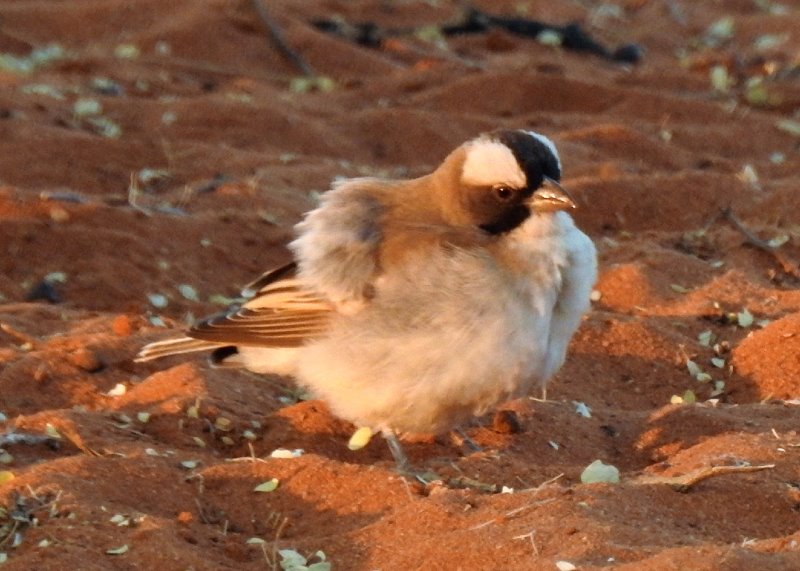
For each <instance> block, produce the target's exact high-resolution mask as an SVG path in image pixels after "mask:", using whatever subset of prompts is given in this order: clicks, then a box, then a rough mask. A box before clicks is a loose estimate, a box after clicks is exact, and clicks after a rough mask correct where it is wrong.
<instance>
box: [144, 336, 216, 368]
mask: <svg viewBox="0 0 800 571" xmlns="http://www.w3.org/2000/svg"><path fill="white" fill-rule="evenodd" d="M221 346H222V344H221V343H214V342H211V341H203V340H202V339H193V338H191V337H180V338H178V339H167V340H166V341H156V342H155V343H150V344H148V345H145V346H144V347H142V348H141V349H140V350H139V353H138V354H137V355H136V357H135V358H134V361H136V362H137V363H142V362H144V361H152V360H153V359H160V358H161V357H168V356H170V355H182V354H183V353H194V352H196V351H210V350H212V349H217V348H219V347H221Z"/></svg>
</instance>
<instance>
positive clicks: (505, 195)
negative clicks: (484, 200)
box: [494, 186, 514, 201]
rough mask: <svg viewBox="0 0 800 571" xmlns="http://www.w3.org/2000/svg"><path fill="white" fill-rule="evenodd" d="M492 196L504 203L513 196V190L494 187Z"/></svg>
mask: <svg viewBox="0 0 800 571" xmlns="http://www.w3.org/2000/svg"><path fill="white" fill-rule="evenodd" d="M494 195H495V196H496V197H497V198H499V199H500V200H503V201H505V200H509V199H510V198H511V197H513V196H514V190H513V189H512V188H511V187H508V186H496V187H494Z"/></svg>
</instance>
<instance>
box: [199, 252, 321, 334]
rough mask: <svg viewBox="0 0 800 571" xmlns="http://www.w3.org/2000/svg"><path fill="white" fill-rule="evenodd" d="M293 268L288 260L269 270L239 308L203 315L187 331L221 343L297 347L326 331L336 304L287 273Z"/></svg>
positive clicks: (248, 289)
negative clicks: (213, 314)
mask: <svg viewBox="0 0 800 571" xmlns="http://www.w3.org/2000/svg"><path fill="white" fill-rule="evenodd" d="M290 266H292V267H290ZM293 270H294V267H293V264H289V265H287V266H282V267H281V268H278V269H277V270H271V271H270V272H267V273H266V274H264V276H262V277H261V278H259V279H258V280H256V281H255V282H253V284H251V285H250V286H248V287H247V288H245V292H247V293H250V292H254V295H253V297H252V299H250V300H248V301H247V302H245V303H244V304H243V305H242V306H241V307H239V308H238V309H234V310H232V311H229V312H227V313H225V314H222V315H216V316H212V317H209V318H207V319H204V320H203V321H201V322H199V323H197V324H196V325H195V326H194V327H192V328H191V329H190V330H189V331H188V332H187V335H188V336H189V337H191V338H193V339H197V340H202V341H207V342H211V343H217V344H220V345H222V344H224V345H228V344H230V345H249V346H255V347H298V346H300V345H302V344H303V343H304V342H305V341H306V340H308V339H312V338H314V337H318V336H320V335H322V334H324V333H325V332H326V331H327V328H328V325H329V322H330V319H331V317H332V316H333V314H334V311H335V309H334V306H333V305H332V304H331V303H330V302H328V301H327V300H325V299H324V298H322V297H320V296H319V295H317V294H315V293H314V292H311V291H308V290H307V289H304V288H303V286H302V284H301V283H300V282H299V280H297V279H295V278H294V277H284V276H287V275H290V274H292V273H293ZM276 278H277V279H276ZM281 278H283V279H281ZM272 280H275V281H272ZM256 288H257V289H256Z"/></svg>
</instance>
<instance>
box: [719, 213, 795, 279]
mask: <svg viewBox="0 0 800 571" xmlns="http://www.w3.org/2000/svg"><path fill="white" fill-rule="evenodd" d="M720 217H722V218H724V219H725V220H727V221H728V222H730V224H731V225H732V226H733V227H734V228H735V229H736V230H738V231H739V232H740V233H741V234H742V235H743V236H744V237H745V239H746V240H747V243H748V244H750V245H751V246H754V247H756V248H758V249H759V250H762V251H764V252H768V253H770V254H772V256H773V257H774V258H775V260H776V261H777V262H778V263H779V264H780V265H781V269H782V270H783V271H784V272H785V273H786V274H788V275H790V276H792V277H795V278H798V279H800V268H798V267H797V264H795V263H793V262H791V261H790V260H788V259H787V258H786V256H784V255H783V252H781V251H780V250H779V249H778V248H777V247H775V246H773V245H772V244H770V243H769V242H766V241H764V240H762V239H761V238H759V237H758V236H756V235H755V234H754V233H753V231H752V230H750V229H749V228H748V227H747V226H745V224H744V222H742V221H741V220H740V219H739V217H738V216H736V214H734V212H733V210H732V209H731V208H730V207H728V208H725V209H724V210H723V211H722V213H721V214H720ZM716 220H717V219H716V218H715V221H716Z"/></svg>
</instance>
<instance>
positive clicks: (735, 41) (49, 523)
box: [0, 0, 800, 571]
mask: <svg viewBox="0 0 800 571" xmlns="http://www.w3.org/2000/svg"><path fill="white" fill-rule="evenodd" d="M269 4H270V9H271V11H272V15H273V17H274V18H275V20H276V21H277V22H278V23H279V24H280V25H281V27H282V29H283V31H284V34H285V36H286V39H287V41H288V42H289V44H291V45H292V46H293V47H294V48H295V49H296V50H297V51H298V52H299V53H301V54H302V56H303V57H304V58H306V59H307V61H308V62H309V64H310V65H311V66H313V68H314V69H315V70H317V71H318V72H319V73H320V74H323V75H325V76H327V77H329V78H331V79H332V80H333V81H334V82H335V83H334V84H333V85H332V87H333V89H331V90H317V91H310V92H307V90H305V89H304V88H303V85H302V84H298V82H297V81H296V80H297V79H298V78H299V77H300V74H299V72H298V71H297V69H296V68H295V67H294V66H293V65H292V64H291V63H290V62H289V61H287V60H286V59H285V57H284V56H282V55H281V53H280V52H279V51H278V50H277V49H275V46H274V45H273V44H271V43H270V42H269V40H268V39H267V36H266V34H265V31H264V27H263V26H262V24H261V22H260V20H259V19H258V17H257V16H256V13H255V11H254V9H253V7H252V5H251V3H250V2H249V1H245V0H176V1H174V2H163V1H162V0H139V1H123V0H85V1H83V2H66V1H61V2H55V1H51V2H41V1H36V0H15V1H10V0H8V1H6V2H2V3H0V54H2V55H0V322H2V324H4V327H5V329H4V330H3V331H0V413H2V416H0V419H2V420H0V434H7V433H8V432H10V431H14V430H15V431H16V432H17V433H18V434H30V435H45V434H48V433H49V434H50V435H51V436H53V437H58V438H56V439H54V440H52V441H50V442H40V443H35V444H21V443H7V444H4V445H3V446H2V448H3V449H4V450H5V453H4V454H0V461H1V462H3V464H2V465H0V470H3V471H5V472H0V482H2V481H3V480H4V479H8V478H10V476H12V475H13V479H10V480H8V481H5V482H3V483H0V506H4V507H5V509H2V508H0V561H5V562H4V563H2V564H0V568H2V569H9V570H11V569H15V570H16V569H19V570H23V569H24V570H29V569H37V570H45V569H87V570H88V569H146V568H158V569H176V570H185V569H196V570H201V569H203V570H205V569H209V570H210V569H275V568H279V567H277V562H278V561H279V560H280V559H281V557H280V556H277V558H276V555H275V549H276V548H280V549H294V550H296V551H298V552H299V553H301V554H303V555H308V554H312V553H314V552H316V551H317V550H321V551H323V552H324V553H325V555H326V557H327V560H328V561H330V562H331V564H332V568H333V569H335V570H352V571H358V570H376V569H380V570H384V571H389V570H410V569H426V570H431V569H442V570H456V569H461V570H465V571H466V570H484V569H485V570H496V569H504V570H505V569H547V570H555V569H569V568H570V567H569V564H572V565H574V566H575V567H577V568H579V569H611V568H613V569H626V570H639V569H645V570H650V569H652V570H666V569H689V570H694V569H708V570H718V569H725V570H736V569H742V570H745V569H769V570H778V569H786V570H790V569H794V570H796V569H800V532H799V531H798V528H799V527H800V525H799V524H800V513H798V512H800V435H798V433H797V430H798V428H800V426H799V425H798V420H799V419H800V415H799V413H800V409H798V401H797V400H794V399H797V398H798V397H800V292H799V291H798V285H799V284H800V274H799V273H798V270H797V262H798V261H800V214H799V213H800V198H799V197H800V194H799V193H798V190H800V189H798V175H797V173H798V169H799V168H800V154H799V153H798V150H799V149H800V117H798V114H797V110H798V109H799V108H800V68H799V67H798V66H799V65H800V34H798V30H800V3H798V2H797V1H794V0H783V1H780V2H771V1H769V0H764V1H759V2H756V1H750V0H731V1H725V2H721V1H701V2H689V1H688V0H685V1H680V0H675V1H672V2H667V1H658V0H618V1H617V2H615V3H601V2H592V1H574V2H567V1H564V2H545V1H528V2H511V1H509V2H503V1H501V2H488V1H487V2H478V3H476V4H477V5H479V6H482V7H483V8H484V9H487V10H491V11H493V12H495V13H497V14H506V15H519V14H523V15H524V16H526V17H531V18H537V19H541V20H545V21H548V22H553V23H561V24H564V23H567V22H570V21H577V22H580V23H581V24H582V25H583V26H584V28H585V30H587V31H588V32H589V33H591V34H592V35H593V36H594V37H595V38H597V39H598V40H599V41H600V42H602V43H603V44H604V45H607V46H610V47H612V48H614V47H616V46H619V45H622V44H625V43H630V42H635V43H637V44H639V45H640V46H642V47H643V48H644V50H645V53H644V58H643V60H642V61H641V63H639V64H638V65H635V66H630V65H624V64H621V63H617V62H612V61H608V60H606V59H603V58H600V57H597V56H593V55H589V54H584V53H575V52H572V51H568V50H564V49H560V48H558V47H553V46H548V45H543V44H542V43H540V42H537V41H535V40H530V39H525V38H520V37H515V36H512V35H510V34H509V33H507V32H504V31H499V30H494V31H491V32H489V33H485V34H478V35H474V36H468V37H467V36H465V37H457V38H454V37H451V38H448V39H447V40H446V41H443V40H441V38H440V39H439V41H437V37H436V31H437V27H436V26H438V25H441V24H444V23H449V22H454V21H457V20H458V19H459V15H460V14H461V12H460V9H461V8H460V4H459V3H458V2H455V1H448V0H441V1H436V2H434V1H430V2H424V1H416V0H396V1H383V2H367V1H360V0H358V1H356V0H354V1H338V0H308V1H305V2H290V1H277V2H270V3H269ZM319 18H328V19H330V18H340V19H341V20H343V21H347V22H364V21H373V22H376V23H378V24H379V25H380V26H384V27H393V28H405V29H407V30H409V33H407V34H404V35H401V36H399V37H393V38H391V39H390V40H389V41H386V42H384V44H383V45H382V46H381V47H380V48H370V47H362V46H358V45H355V44H353V43H351V42H349V41H347V40H343V39H339V38H334V37H331V36H329V35H326V34H324V33H322V32H320V31H318V30H317V29H315V28H314V27H313V26H312V25H311V24H310V23H311V22H312V21H313V20H315V19H319ZM413 28H418V29H421V30H422V31H421V33H418V34H416V35H415V34H413V33H411V31H410V30H412V29H413ZM48 46H49V47H48ZM712 78H713V79H712ZM759 78H760V79H759ZM293 80H294V81H293ZM497 127H526V128H533V129H536V130H539V131H541V132H543V133H546V134H547V135H549V136H550V137H552V138H553V139H554V140H555V141H556V143H557V144H558V146H559V148H560V149H561V154H562V158H563V163H564V171H565V176H564V183H565V184H566V185H567V186H568V187H569V188H570V189H571V191H572V192H573V193H574V194H575V195H576V196H577V197H578V200H579V203H580V209H579V211H577V212H576V218H577V221H578V223H579V224H580V226H581V227H583V228H584V229H585V230H586V231H587V232H588V233H589V234H590V235H591V236H592V237H593V238H594V239H595V240H596V243H597V246H598V249H599V251H600V257H601V276H600V280H599V283H598V285H597V290H598V292H599V299H598V300H597V301H596V302H595V303H594V308H593V311H592V313H591V314H590V315H589V316H588V317H587V319H586V321H585V322H584V324H583V325H582V327H581V329H580V330H579V332H578V334H577V335H576V338H575V339H574V342H573V344H572V346H571V350H570V356H569V358H568V362H567V364H566V365H565V367H564V368H563V370H562V371H561V372H560V373H559V375H558V377H557V378H556V379H555V381H554V382H553V384H552V385H551V388H550V392H549V395H548V396H549V400H548V401H547V402H538V401H536V400H533V399H526V400H524V401H518V402H514V403H510V404H509V405H508V406H507V408H508V409H509V410H512V411H514V412H515V413H516V414H517V417H518V419H519V423H520V425H521V432H516V433H514V432H511V433H509V431H508V430H507V429H506V428H507V427H505V426H504V425H502V423H493V422H492V418H486V419H482V420H481V422H479V423H476V425H475V426H474V427H471V428H470V429H469V431H468V432H469V434H470V435H471V436H472V438H473V439H474V440H475V441H476V442H478V443H479V444H480V445H481V446H482V447H483V449H484V451H483V452H480V453H472V454H467V453H465V452H464V451H463V450H461V448H460V447H459V446H457V445H456V444H454V443H453V442H451V441H450V439H448V438H442V437H439V438H433V437H421V438H419V439H418V440H417V441H415V442H414V443H411V444H409V445H408V451H409V453H410V456H411V458H412V460H413V462H414V463H415V464H417V465H418V466H422V467H425V468H429V469H433V470H436V471H438V472H439V473H440V474H442V475H443V476H446V477H448V478H456V477H461V478H472V479H475V480H478V481H480V482H484V483H488V484H494V485H497V486H506V487H508V488H510V489H513V493H498V494H492V493H486V492H485V491H481V490H478V489H474V488H469V489H451V488H447V487H442V486H436V485H432V486H427V487H423V486H422V485H418V484H415V483H408V482H406V481H404V480H403V479H402V478H400V477H398V476H397V475H396V474H395V473H394V472H393V463H392V461H391V456H390V455H389V452H388V449H386V447H385V445H384V444H383V443H382V442H381V441H380V439H375V441H373V442H372V443H370V445H369V446H368V447H367V448H366V449H364V450H362V451H359V452H351V451H349V450H348V449H347V447H346V441H347V439H348V437H349V436H350V434H351V431H352V430H353V427H352V426H350V425H348V424H347V423H344V422H341V421H339V420H337V419H335V418H334V417H332V416H331V415H330V414H329V412H328V411H327V410H326V408H325V406H324V404H323V403H321V402H319V401H307V402H297V400H296V397H297V394H296V391H294V390H293V387H292V385H291V382H290V381H289V380H286V379H278V378H263V377H262V378H258V377H256V376H255V375H248V374H243V373H236V372H228V371H217V370H211V369H209V368H208V367H207V365H206V364H205V363H204V362H203V361H202V359H201V358H199V357H198V358H185V359H179V358H172V359H169V360H165V361H162V362H155V363H146V364H135V363H133V361H132V356H133V355H134V354H135V352H136V351H137V349H138V348H139V347H140V346H141V345H143V344H144V343H146V342H149V341H153V340H156V339H161V338H164V337H167V336H169V335H170V334H171V333H174V332H175V331H178V330H180V329H181V327H182V326H183V325H184V324H185V323H186V322H187V321H190V320H191V319H192V318H193V316H201V315H204V314H206V313H209V312H213V311H217V310H219V309H220V308H221V307H222V306H221V304H223V303H224V302H225V298H226V297H231V296H234V295H235V294H236V292H237V290H238V288H239V287H240V286H241V285H243V284H244V283H246V282H247V281H249V280H250V279H251V278H253V277H255V276H256V275H257V274H258V273H259V272H261V271H262V270H264V269H266V268H268V267H269V266H271V265H273V264H276V263H279V262H283V261H285V260H286V259H287V252H286V251H285V250H284V248H283V245H284V244H285V242H286V241H287V239H288V238H289V237H290V236H291V227H292V225H293V224H294V223H295V222H296V221H297V220H298V219H299V217H300V215H301V214H302V213H303V212H304V211H305V210H307V209H308V208H310V207H311V206H313V204H314V200H315V196H316V193H318V192H322V191H324V190H325V189H326V188H327V187H328V184H329V183H330V181H331V180H332V179H333V178H334V177H337V176H355V175H362V174H378V175H387V176H415V175H418V174H421V173H424V172H426V171H427V170H428V169H430V168H431V167H432V166H434V165H436V164H437V163H438V161H439V160H440V159H441V158H443V157H444V155H445V154H446V153H447V152H448V151H449V150H450V149H451V148H453V147H455V146H457V145H458V144H460V143H461V142H462V141H463V140H465V139H467V138H469V137H471V136H474V135H475V134H477V133H479V132H481V131H484V130H490V129H494V128H497ZM726 209H727V210H726ZM726 212H728V213H729V214H725V213H726ZM730 213H732V216H731V215H730ZM737 223H738V226H737ZM748 232H749V233H750V236H748ZM759 240H760V241H761V243H760V245H761V246H764V245H765V243H767V247H766V248H764V247H759V246H758V245H756V243H757V242H758V241H759ZM770 241H771V242H770ZM769 243H771V244H772V245H773V246H775V245H777V247H776V248H772V249H770V247H769ZM43 282H46V283H47V285H46V286H42V283H43ZM37 286H38V287H37ZM33 290H37V293H39V294H40V296H39V297H42V295H44V297H50V298H53V299H51V300H50V301H47V300H43V299H37V300H33V301H29V298H30V294H31V292H32V291H33ZM34 297H35V296H34ZM165 302H166V306H165V307H164V306H163V305H164V303H165ZM159 306H161V307H159ZM712 359H714V361H713V362H712ZM688 360H691V361H692V362H694V363H695V364H696V365H697V366H698V367H699V370H694V371H693V373H694V375H693V374H691V372H690V370H689V368H688V367H687V361H688ZM698 372H702V373H704V374H701V375H700V377H699V378H700V380H698V378H697V373H698ZM376 382H380V380H379V379H376ZM120 386H121V387H122V388H123V389H124V391H123V389H121V388H120ZM687 391H689V392H687ZM115 395H116V396H115ZM532 396H534V397H537V396H538V395H532ZM693 397H694V399H695V400H696V402H694V403H692V402H690V401H692V400H693ZM681 399H685V401H688V402H683V403H681V402H680V401H681ZM576 402H581V403H585V404H586V405H587V406H588V407H589V408H590V409H591V416H590V417H589V418H587V417H585V416H581V415H580V414H577V413H576V405H575V403H576ZM251 447H252V448H251ZM276 448H287V449H292V450H293V449H303V450H304V454H303V455H302V456H300V457H298V458H290V459H279V458H270V457H269V455H270V453H271V452H272V451H273V450H275V449H276ZM251 450H252V453H253V454H254V455H255V457H256V458H258V459H259V460H258V461H246V460H241V461H236V462H234V461H231V460H233V459H237V458H246V457H249V456H250V455H251ZM595 459H601V460H603V461H604V462H606V463H608V464H613V465H614V466H616V467H618V468H619V470H620V472H621V482H620V483H619V484H581V482H580V475H581V472H582V471H583V469H584V468H585V467H586V466H587V465H588V464H589V463H590V462H592V461H594V460H595ZM746 466H751V467H759V466H764V467H765V468H764V469H763V470H760V471H736V472H733V473H725V469H726V468H723V469H722V473H720V471H717V472H715V473H714V475H713V476H712V477H709V478H707V479H704V480H701V481H698V482H696V483H694V484H693V485H691V486H688V489H686V487H684V491H682V492H681V491H677V490H676V488H678V487H679V486H676V485H675V484H676V482H681V481H683V482H684V483H686V481H687V480H686V479H685V478H684V479H683V480H680V478H679V479H678V480H674V479H670V478H676V477H680V476H686V475H692V474H693V473H695V471H698V470H701V471H702V470H704V469H705V470H708V469H709V468H712V467H739V468H741V467H746ZM273 478H276V479H277V480H278V488H277V489H276V490H275V491H273V492H264V493H259V492H255V491H254V488H255V487H256V486H257V485H259V484H261V483H262V482H265V481H268V480H271V479H273ZM252 538H259V539H260V540H263V541H262V542H261V543H259V542H258V541H257V540H255V542H254V541H250V542H248V540H252ZM276 559H277V561H276ZM314 561H316V559H314Z"/></svg>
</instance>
